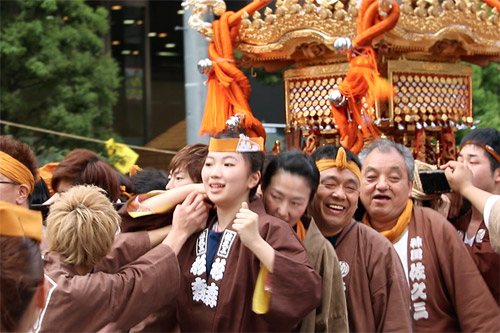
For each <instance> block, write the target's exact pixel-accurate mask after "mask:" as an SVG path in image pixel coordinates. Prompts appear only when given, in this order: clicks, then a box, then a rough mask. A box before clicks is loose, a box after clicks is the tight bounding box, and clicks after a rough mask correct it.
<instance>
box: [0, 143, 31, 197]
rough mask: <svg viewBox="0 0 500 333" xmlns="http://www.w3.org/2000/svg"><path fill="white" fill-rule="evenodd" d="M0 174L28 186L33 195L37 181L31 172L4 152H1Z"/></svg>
mask: <svg viewBox="0 0 500 333" xmlns="http://www.w3.org/2000/svg"><path fill="white" fill-rule="evenodd" d="M0 173H2V174H3V175H4V176H5V177H7V178H9V179H10V180H12V181H14V182H16V183H19V184H26V185H28V187H29V188H30V193H33V190H34V189H35V179H34V178H33V174H32V173H31V171H30V170H29V169H28V168H27V167H26V166H25V165H24V164H22V163H21V162H19V161H18V160H16V159H15V158H14V157H12V156H10V155H9V154H7V153H4V152H3V151H0Z"/></svg>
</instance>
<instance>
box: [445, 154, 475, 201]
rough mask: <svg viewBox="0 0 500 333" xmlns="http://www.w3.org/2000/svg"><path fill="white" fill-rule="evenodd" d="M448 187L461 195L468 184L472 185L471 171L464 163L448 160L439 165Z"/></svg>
mask: <svg viewBox="0 0 500 333" xmlns="http://www.w3.org/2000/svg"><path fill="white" fill-rule="evenodd" d="M441 169H444V174H445V176H446V179H447V180H448V183H449V184H450V187H451V189H452V190H453V191H455V192H458V193H460V194H462V195H463V193H464V191H466V189H467V188H468V187H469V186H472V171H470V170H469V169H468V168H467V167H466V166H465V164H463V163H460V162H457V161H449V162H448V163H446V164H444V165H442V166H441Z"/></svg>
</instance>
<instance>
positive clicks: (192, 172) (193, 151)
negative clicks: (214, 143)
mask: <svg viewBox="0 0 500 333" xmlns="http://www.w3.org/2000/svg"><path fill="white" fill-rule="evenodd" d="M207 154H208V146H207V145H206V144H204V143H193V144H190V145H187V146H185V147H184V148H182V149H181V150H179V151H178V152H177V154H175V155H174V157H173V158H172V161H170V166H169V169H168V170H169V172H173V171H175V170H177V169H186V171H187V172H188V174H189V178H191V180H192V181H193V182H195V183H201V182H203V181H202V180H201V169H202V168H203V164H204V163H205V159H206V158H207ZM167 182H168V180H167ZM164 189H165V186H164V187H163V190H164ZM138 193H143V192H138Z"/></svg>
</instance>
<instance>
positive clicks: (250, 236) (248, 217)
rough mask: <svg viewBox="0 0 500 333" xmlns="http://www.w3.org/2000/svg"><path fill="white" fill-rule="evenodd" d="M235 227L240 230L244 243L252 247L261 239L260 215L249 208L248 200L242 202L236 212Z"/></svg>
mask: <svg viewBox="0 0 500 333" xmlns="http://www.w3.org/2000/svg"><path fill="white" fill-rule="evenodd" d="M233 229H234V230H236V231H237V232H238V235H239V236H240V239H241V241H242V242H243V244H244V245H245V246H246V247H248V248H250V249H252V248H253V247H254V246H255V245H256V243H257V242H258V241H259V240H260V238H261V236H260V234H259V215H257V214H256V213H254V212H253V211H251V210H250V209H248V204H247V203H246V202H242V203H241V208H240V210H239V212H238V213H237V214H236V218H235V219H234V222H233Z"/></svg>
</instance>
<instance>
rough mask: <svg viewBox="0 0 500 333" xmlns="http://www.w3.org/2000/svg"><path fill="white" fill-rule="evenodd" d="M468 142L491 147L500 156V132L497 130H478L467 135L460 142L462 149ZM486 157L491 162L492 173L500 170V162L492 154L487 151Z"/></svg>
mask: <svg viewBox="0 0 500 333" xmlns="http://www.w3.org/2000/svg"><path fill="white" fill-rule="evenodd" d="M467 141H474V142H477V143H479V144H483V145H488V146H490V147H491V148H492V149H493V150H494V151H495V152H496V153H497V154H498V155H500V132H499V131H498V130H497V129H495V128H478V129H476V130H474V131H472V132H469V133H467V135H466V136H465V137H464V138H463V139H462V142H460V149H461V148H462V147H463V146H464V145H465V143H466V142H467ZM486 156H488V159H489V160H490V168H491V172H494V171H495V170H496V169H498V168H500V162H498V161H497V160H496V159H495V158H494V157H493V156H492V155H491V154H490V153H488V152H487V151H486Z"/></svg>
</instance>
